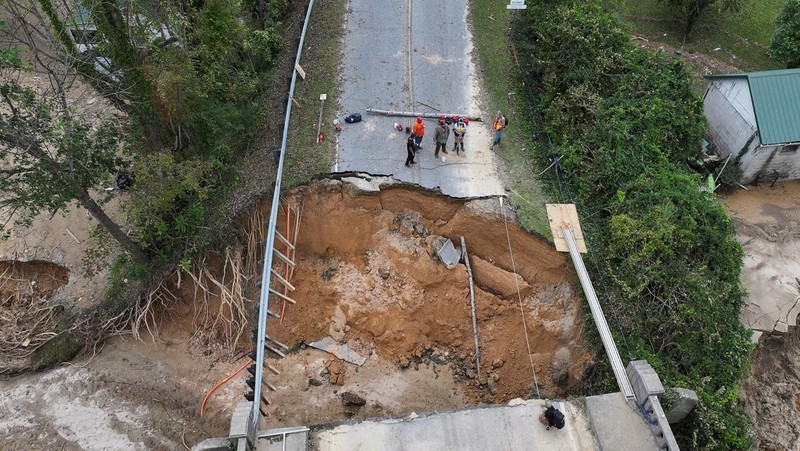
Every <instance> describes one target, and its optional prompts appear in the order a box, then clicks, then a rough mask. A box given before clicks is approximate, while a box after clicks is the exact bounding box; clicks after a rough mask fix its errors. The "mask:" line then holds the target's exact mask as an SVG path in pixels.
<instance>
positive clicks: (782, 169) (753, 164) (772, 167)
mask: <svg viewBox="0 0 800 451" xmlns="http://www.w3.org/2000/svg"><path fill="white" fill-rule="evenodd" d="M747 157H749V158H747V160H746V161H745V158H742V161H741V167H742V171H743V176H742V183H753V182H756V181H758V182H759V183H765V182H771V181H772V180H774V179H775V177H776V176H778V177H777V179H778V180H795V179H800V150H795V151H793V152H787V151H786V146H785V145H783V144H780V145H773V146H764V147H759V148H757V149H754V150H751V151H750V152H748V155H747ZM756 178H757V180H756Z"/></svg>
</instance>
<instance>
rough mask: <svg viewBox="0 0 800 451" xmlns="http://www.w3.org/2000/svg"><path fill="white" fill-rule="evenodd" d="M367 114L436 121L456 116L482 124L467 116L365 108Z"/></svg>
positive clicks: (476, 119)
mask: <svg viewBox="0 0 800 451" xmlns="http://www.w3.org/2000/svg"><path fill="white" fill-rule="evenodd" d="M367 113H370V114H382V115H384V116H402V117H417V116H419V117H424V118H428V119H436V118H438V117H439V116H446V117H448V116H449V117H453V116H458V117H464V118H467V120H470V121H476V122H483V119H481V118H480V117H479V116H470V115H468V114H455V113H419V112H415V111H393V110H378V109H375V108H367Z"/></svg>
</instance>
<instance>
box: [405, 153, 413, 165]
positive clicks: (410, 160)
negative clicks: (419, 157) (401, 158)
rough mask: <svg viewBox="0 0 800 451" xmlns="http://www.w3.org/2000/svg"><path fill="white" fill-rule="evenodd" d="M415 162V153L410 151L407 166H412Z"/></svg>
mask: <svg viewBox="0 0 800 451" xmlns="http://www.w3.org/2000/svg"><path fill="white" fill-rule="evenodd" d="M413 162H414V154H413V153H411V152H408V156H407V157H406V166H411V163H413Z"/></svg>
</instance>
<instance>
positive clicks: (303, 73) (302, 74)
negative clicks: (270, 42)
mask: <svg viewBox="0 0 800 451" xmlns="http://www.w3.org/2000/svg"><path fill="white" fill-rule="evenodd" d="M294 68H295V70H296V71H297V75H299V76H300V78H302V79H303V80H305V79H306V71H304V70H303V68H302V67H300V63H294Z"/></svg>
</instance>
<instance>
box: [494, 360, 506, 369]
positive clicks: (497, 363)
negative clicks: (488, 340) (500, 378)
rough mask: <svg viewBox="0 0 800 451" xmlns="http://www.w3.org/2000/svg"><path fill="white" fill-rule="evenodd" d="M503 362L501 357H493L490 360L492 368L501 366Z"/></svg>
mask: <svg viewBox="0 0 800 451" xmlns="http://www.w3.org/2000/svg"><path fill="white" fill-rule="evenodd" d="M505 363H506V362H505V361H504V360H503V359H494V360H493V361H492V368H502V367H503V365H505Z"/></svg>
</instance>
